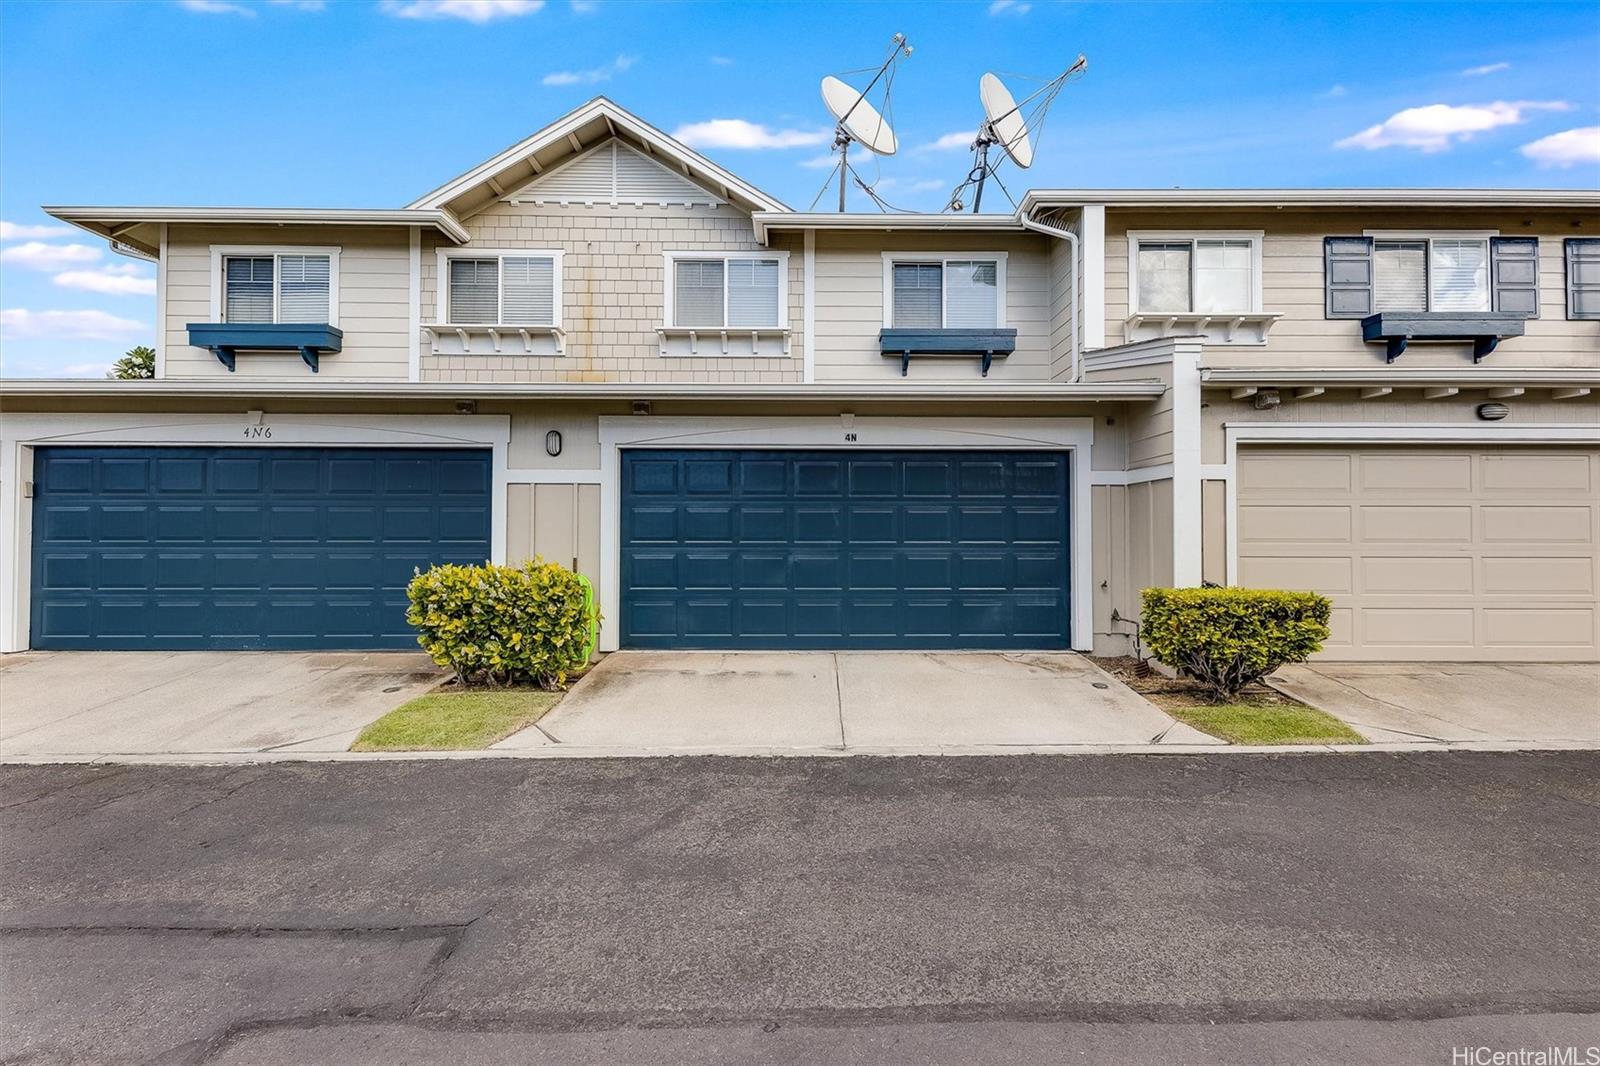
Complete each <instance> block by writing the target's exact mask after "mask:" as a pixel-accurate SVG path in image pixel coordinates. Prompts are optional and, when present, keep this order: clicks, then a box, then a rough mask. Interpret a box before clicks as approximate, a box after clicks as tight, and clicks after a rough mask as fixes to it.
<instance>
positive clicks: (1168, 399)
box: [1084, 363, 1172, 470]
mask: <svg viewBox="0 0 1600 1066" xmlns="http://www.w3.org/2000/svg"><path fill="white" fill-rule="evenodd" d="M1084 380H1086V381H1089V382H1092V383H1094V384H1100V385H1103V384H1106V383H1108V382H1113V381H1160V382H1162V383H1163V384H1166V385H1168V386H1170V385H1171V384H1172V365H1171V364H1170V363H1164V364H1152V365H1149V366H1125V367H1115V368H1113V369H1109V370H1095V371H1091V372H1089V373H1087V374H1086V375H1085V378H1084ZM1118 422H1119V424H1120V425H1121V428H1122V433H1121V436H1122V438H1123V440H1124V441H1125V442H1126V443H1125V445H1124V447H1125V449H1126V450H1125V457H1126V467H1125V469H1128V470H1138V469H1141V468H1144V467H1151V466H1162V465H1165V464H1167V463H1170V462H1172V389H1171V388H1170V387H1169V388H1168V389H1167V391H1166V392H1164V393H1162V394H1161V395H1160V396H1159V397H1157V398H1156V399H1155V400H1154V401H1153V402H1151V403H1145V404H1130V405H1128V407H1127V408H1126V410H1125V411H1124V412H1123V414H1122V415H1121V416H1120V417H1119V419H1118Z"/></svg>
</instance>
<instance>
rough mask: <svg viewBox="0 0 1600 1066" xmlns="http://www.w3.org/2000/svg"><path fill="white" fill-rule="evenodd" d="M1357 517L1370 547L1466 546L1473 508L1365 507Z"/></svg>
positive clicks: (1358, 525) (1381, 505) (1370, 505)
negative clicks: (1376, 543)
mask: <svg viewBox="0 0 1600 1066" xmlns="http://www.w3.org/2000/svg"><path fill="white" fill-rule="evenodd" d="M1357 515H1358V516H1359V517H1358V521H1357V530H1358V532H1359V535H1360V538H1361V539H1362V540H1363V541H1367V542H1369V543H1370V542H1373V541H1391V542H1396V543H1411V544H1415V543H1419V542H1443V541H1454V542H1457V543H1461V544H1466V543H1469V542H1470V541H1471V540H1472V508H1471V507H1448V506H1443V505H1435V506H1432V507H1428V506H1422V507H1402V506H1395V505H1392V504H1362V505H1361V506H1360V507H1359V508H1358V509H1357Z"/></svg>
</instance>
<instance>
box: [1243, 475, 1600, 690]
mask: <svg viewBox="0 0 1600 1066" xmlns="http://www.w3.org/2000/svg"><path fill="white" fill-rule="evenodd" d="M1238 477H1239V490H1238V495H1239V502H1238V521H1239V533H1238V552H1239V574H1238V578H1239V581H1238V583H1239V584H1241V585H1245V586H1254V587H1269V588H1309V589H1314V590H1316V591H1318V592H1322V593H1325V594H1326V595H1328V596H1330V597H1331V598H1332V600H1333V603H1334V611H1333V619H1332V629H1333V635H1332V637H1331V639H1330V640H1329V641H1328V643H1327V645H1326V647H1325V652H1324V654H1325V656H1326V657H1327V658H1335V659H1402V660H1410V659H1441V660H1487V661H1495V660H1520V661H1567V660H1578V661H1587V660H1592V659H1595V658H1597V657H1600V630H1597V624H1600V621H1597V618H1600V599H1597V597H1596V574H1597V572H1600V448H1570V447H1568V448H1563V447H1548V448H1547V447H1533V446H1506V447H1500V448H1467V447H1450V448H1443V447H1441V448H1431V447H1422V446H1412V445H1394V446H1387V447H1380V446H1372V447H1360V448H1352V447H1332V446H1304V445H1302V446H1276V445H1274V446H1270V447H1268V446H1262V445H1253V446H1249V447H1241V449H1240V453H1239V461H1238Z"/></svg>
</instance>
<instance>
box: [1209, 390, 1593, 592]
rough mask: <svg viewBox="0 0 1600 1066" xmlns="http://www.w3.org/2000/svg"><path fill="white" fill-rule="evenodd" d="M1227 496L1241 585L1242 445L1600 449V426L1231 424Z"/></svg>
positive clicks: (1231, 553)
mask: <svg viewBox="0 0 1600 1066" xmlns="http://www.w3.org/2000/svg"><path fill="white" fill-rule="evenodd" d="M1223 432H1224V435H1225V437H1226V440H1227V463H1226V479H1225V482H1226V495H1227V504H1226V506H1227V522H1226V525H1227V547H1228V584H1230V585H1232V584H1236V583H1237V582H1238V580H1239V445H1240V444H1257V443H1273V442H1277V443H1283V444H1296V443H1298V444H1476V445H1480V446H1492V445H1499V444H1505V445H1515V444H1600V426H1595V425H1544V426H1502V425H1487V424H1485V423H1482V422H1462V423H1454V424H1442V425H1441V424H1438V423H1433V424H1428V423H1403V424H1394V423H1382V424H1377V423H1370V422H1299V423H1295V424H1293V425H1287V424H1278V423H1271V424H1263V423H1251V422H1244V423H1239V422H1228V423H1224V425H1223Z"/></svg>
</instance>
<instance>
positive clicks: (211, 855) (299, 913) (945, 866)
mask: <svg viewBox="0 0 1600 1066" xmlns="http://www.w3.org/2000/svg"><path fill="white" fill-rule="evenodd" d="M0 845H3V863H0V1057H3V1058H4V1059H5V1061H8V1062H9V1061H17V1062H27V1063H55V1062H85V1063H97V1064H98V1063H118V1062H161V1063H230V1064H238V1063H287V1062H293V1063H318V1062H328V1063H350V1064H361V1063H372V1064H375V1066H376V1064H381V1066H397V1064H403V1063H435V1062H441V1063H442V1062H470V1063H486V1064H496V1063H569V1062H621V1063H628V1062H638V1063H649V1064H651V1066H661V1064H668V1063H678V1062H683V1063H746V1062H771V1063H791V1062H793V1063H800V1062H808V1063H809V1062H827V1063H861V1064H866V1063H886V1062H887V1063H894V1062H917V1063H923V1062H927V1063H969V1062H982V1063H995V1064H1001V1063H1033V1062H1084V1063H1130V1064H1132V1063H1138V1064H1141V1066H1144V1064H1156V1063H1166V1062H1172V1063H1212V1062H1216V1063H1235V1062H1238V1063H1244V1062H1248V1063H1279V1062H1281V1063H1316V1062H1340V1063H1368V1062H1370V1063H1386V1064H1387V1063H1405V1062H1420V1063H1439V1064H1441V1066H1449V1064H1451V1063H1452V1059H1451V1049H1452V1048H1453V1047H1471V1046H1484V1047H1489V1048H1493V1049H1499V1050H1507V1049H1511V1050H1514V1049H1516V1048H1518V1047H1545V1046H1548V1045H1575V1046H1578V1047H1579V1048H1580V1053H1582V1052H1581V1049H1584V1048H1587V1047H1588V1046H1590V1045H1600V753H1583V752H1567V753H1545V754H1464V753H1456V754H1444V753H1430V754H1418V755H1394V754H1344V755H1322V756H1247V755H1222V756H1196V755H1185V756H1177V755H1175V756H1151V757H1136V756H1096V757H1088V756H1085V757H1053V756H1052V757H1015V758H1011V757H1005V758H949V759H942V760H940V759H869V758H853V759H789V760H782V759H775V760H762V759H721V758H696V759H661V760H605V761H564V760H549V761H543V760H540V761H523V760H492V761H491V760H485V761H473V762H404V763H361V764H351V763H339V764H330V763H320V764H276V765H265V766H252V767H244V768H227V767H207V768H156V767H105V766H103V767H81V766H80V767H9V768H5V769H3V770H0ZM1485 1061H1486V1060H1485ZM1577 1061H1579V1062H1583V1061H1584V1060H1583V1059H1582V1058H1580V1059H1578V1060H1577ZM1596 1061H1600V1060H1596Z"/></svg>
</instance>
